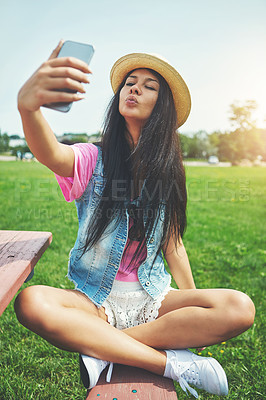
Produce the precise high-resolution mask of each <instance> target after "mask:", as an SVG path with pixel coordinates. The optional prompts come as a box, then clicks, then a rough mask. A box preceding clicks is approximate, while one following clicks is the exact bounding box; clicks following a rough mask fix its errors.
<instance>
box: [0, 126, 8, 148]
mask: <svg viewBox="0 0 266 400" xmlns="http://www.w3.org/2000/svg"><path fill="white" fill-rule="evenodd" d="M8 150H9V136H8V134H7V133H2V132H1V129H0V153H4V152H5V151H8Z"/></svg>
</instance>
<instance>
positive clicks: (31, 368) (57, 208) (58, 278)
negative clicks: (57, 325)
mask: <svg viewBox="0 0 266 400" xmlns="http://www.w3.org/2000/svg"><path fill="white" fill-rule="evenodd" d="M0 168H1V174H0V193H1V203H0V221H1V225H0V229H14V230H47V231H51V232H52V233H53V242H52V244H51V246H50V247H49V249H48V250H47V251H46V252H45V254H44V255H43V257H42V258H41V260H40V261H39V263H38V265H37V267H36V268H35V275H34V277H33V279H32V280H31V281H30V282H29V283H28V284H24V285H23V287H26V286H27V285H34V284H45V285H51V286H56V287H61V288H72V284H71V283H70V282H69V281H68V280H67V278H65V275H66V273H67V262H68V253H69V250H70V248H71V247H72V245H73V243H74V241H75V236H76V233H77V221H76V210H75V206H74V204H72V203H71V204H69V203H66V202H65V201H64V200H63V197H62V195H61V192H60V189H58V185H57V182H56V180H55V178H54V176H53V174H52V173H51V172H50V171H49V170H47V169H46V168H45V167H43V166H42V165H40V164H38V163H21V162H0ZM186 171H187V187H188V228H187V232H186V234H185V237H184V243H185V246H186V249H187V252H188V255H189V259H190V263H191V266H192V270H193V274H194V278H195V282H196V285H197V287H198V288H209V287H223V288H234V289H238V290H241V291H243V292H245V293H247V294H248V295H249V296H250V297H251V298H252V300H253V301H254V303H255V305H256V310H257V314H256V320H255V323H254V325H253V327H252V328H251V329H250V330H249V331H247V332H245V333H244V334H243V335H241V336H239V337H237V338H235V339H232V340H230V341H228V342H226V343H223V344H219V345H216V346H211V347H209V348H207V349H206V350H204V351H203V352H202V354H203V355H208V353H212V355H213V356H214V357H215V358H217V359H218V361H219V362H221V364H222V365H223V367H224V369H225V371H226V373H227V376H228V381H229V389H230V392H229V399H237V400H242V399H243V400H244V399H245V400H257V399H258V400H261V399H263V398H264V396H265V381H264V379H265V378H264V375H265V370H264V368H263V362H264V361H265V357H264V348H263V343H264V337H263V333H264V332H263V326H265V318H264V314H263V313H264V310H265V307H264V308H263V306H264V305H265V297H264V292H263V289H264V288H265V282H264V279H265V275H264V274H265V260H266V250H265V237H266V232H265V231H266V228H265V203H266V202H265V200H266V187H265V177H266V170H265V169H264V168H255V167H253V168H239V167H229V168H219V167H212V168H209V167H187V168H186ZM13 303H14V300H13V301H12V302H11V304H10V305H9V306H8V308H7V309H6V310H5V312H4V313H3V315H2V316H1V317H0V354H1V356H0V368H1V375H0V399H1V400H18V399H20V400H29V399H34V400H37V399H41V400H46V399H47V400H51V399H56V400H60V399H62V400H63V399H64V400H65V399H75V400H78V399H82V400H84V398H85V390H84V388H83V386H82V384H81V383H80V380H79V370H78V362H77V355H76V354H71V353H67V352H63V351H61V350H58V349H56V348H54V347H53V346H51V345H50V344H48V343H46V342H45V341H44V340H43V339H41V338H39V337H38V336H37V335H35V334H33V333H31V332H30V331H28V330H26V329H25V328H23V327H22V326H21V325H19V323H18V322H17V320H16V317H15V314H14V311H13ZM225 312H226V310H225ZM177 393H178V398H179V400H183V399H184V400H185V399H191V398H192V396H188V397H187V396H186V395H185V394H184V392H183V391H182V390H181V389H180V388H179V386H178V385H177ZM199 393H200V396H199V398H200V399H214V398H216V397H215V396H212V395H208V394H207V393H205V392H203V391H199Z"/></svg>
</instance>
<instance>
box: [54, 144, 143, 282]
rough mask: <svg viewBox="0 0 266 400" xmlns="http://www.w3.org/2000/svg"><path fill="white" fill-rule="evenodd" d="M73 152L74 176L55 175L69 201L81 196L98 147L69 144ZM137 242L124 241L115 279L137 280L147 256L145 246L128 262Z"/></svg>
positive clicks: (92, 167) (130, 224)
mask: <svg viewBox="0 0 266 400" xmlns="http://www.w3.org/2000/svg"><path fill="white" fill-rule="evenodd" d="M71 148H72V149H73V151H74V154H75V166H74V177H73V178H69V177H67V178H64V177H62V176H59V175H56V174H55V177H56V179H57V181H58V183H59V186H60V188H61V190H62V193H63V195H64V197H65V199H66V201H68V202H70V201H73V200H75V199H78V198H80V197H81V196H82V194H83V192H84V190H85V189H86V187H87V185H88V183H89V180H90V179H91V177H92V174H93V171H94V168H95V166H96V161H97V156H98V149H97V147H96V146H95V145H94V144H92V143H79V144H74V145H73V146H71ZM132 224H133V220H132V218H129V229H130V227H131V226H132ZM138 244H139V242H137V241H133V240H130V239H128V240H127V243H126V247H125V248H126V251H124V253H123V256H122V260H121V263H120V266H119V270H118V272H117V275H116V279H117V280H119V281H124V282H136V281H138V275H137V274H138V267H139V266H140V264H141V263H142V262H143V261H144V260H145V258H146V256H147V248H146V247H145V248H144V250H143V251H142V253H141V254H140V256H139V257H138V258H137V259H136V260H135V262H134V264H133V265H132V266H130V267H129V268H128V266H129V263H130V261H131V259H132V256H133V254H134V252H135V251H136V249H137V247H138Z"/></svg>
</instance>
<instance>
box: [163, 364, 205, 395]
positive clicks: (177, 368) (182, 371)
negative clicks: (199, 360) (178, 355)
mask: <svg viewBox="0 0 266 400" xmlns="http://www.w3.org/2000/svg"><path fill="white" fill-rule="evenodd" d="M169 362H170V364H171V367H172V368H173V371H174V374H175V380H176V381H177V382H178V383H179V385H180V387H181V389H182V390H183V391H184V392H185V393H186V394H188V393H187V390H188V391H189V392H190V393H191V394H192V395H193V396H194V397H195V398H196V399H197V398H198V397H199V396H198V393H197V392H196V390H195V389H193V388H192V387H191V386H189V384H188V382H189V383H191V381H193V379H191V377H190V376H189V374H188V372H187V371H188V370H189V367H190V366H191V365H192V364H194V361H193V362H192V363H191V362H187V363H183V365H182V367H181V365H180V364H179V363H178V362H177V361H176V359H175V358H172V359H170V360H169Z"/></svg>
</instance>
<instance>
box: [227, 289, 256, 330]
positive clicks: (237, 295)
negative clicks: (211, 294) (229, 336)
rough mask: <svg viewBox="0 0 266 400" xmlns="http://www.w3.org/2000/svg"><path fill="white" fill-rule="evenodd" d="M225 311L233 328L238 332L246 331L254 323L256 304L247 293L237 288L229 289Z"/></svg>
mask: <svg viewBox="0 0 266 400" xmlns="http://www.w3.org/2000/svg"><path fill="white" fill-rule="evenodd" d="M224 311H226V315H227V318H228V321H229V323H230V325H231V327H232V330H233V331H235V332H237V334H240V333H242V332H245V331H246V330H247V329H249V328H250V327H251V326H252V325H253V322H254V318H255V306H254V303H253V301H252V300H251V299H250V298H249V297H248V296H247V295H246V294H245V293H242V292H239V291H237V290H230V291H228V293H227V298H226V305H225V309H224ZM225 325H226V324H225Z"/></svg>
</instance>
